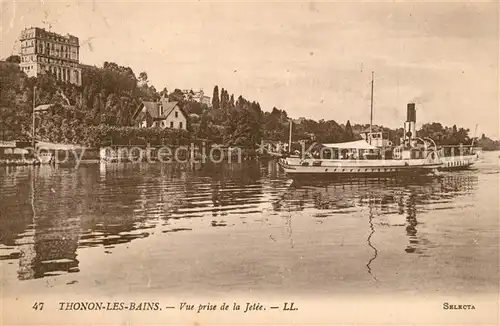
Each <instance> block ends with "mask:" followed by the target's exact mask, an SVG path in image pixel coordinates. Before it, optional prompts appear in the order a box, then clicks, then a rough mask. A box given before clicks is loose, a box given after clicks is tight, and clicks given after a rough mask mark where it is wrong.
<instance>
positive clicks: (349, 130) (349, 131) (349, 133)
mask: <svg viewBox="0 0 500 326" xmlns="http://www.w3.org/2000/svg"><path fill="white" fill-rule="evenodd" d="M345 139H346V141H351V140H354V139H355V137H354V133H353V131H352V127H351V122H350V121H349V120H347V122H346V124H345Z"/></svg>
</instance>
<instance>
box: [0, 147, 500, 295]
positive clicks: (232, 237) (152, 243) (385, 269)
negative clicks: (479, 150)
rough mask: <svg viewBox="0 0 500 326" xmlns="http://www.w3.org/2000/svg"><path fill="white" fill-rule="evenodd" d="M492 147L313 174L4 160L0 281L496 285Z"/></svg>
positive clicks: (126, 287) (110, 285) (479, 288)
mask: <svg viewBox="0 0 500 326" xmlns="http://www.w3.org/2000/svg"><path fill="white" fill-rule="evenodd" d="M498 157H499V153H498V152H489V153H485V154H484V157H483V161H482V162H479V163H478V164H477V165H476V166H475V169H474V170H470V171H462V172H454V173H444V174H443V175H442V176H440V177H433V178H426V179H420V180H398V179H378V180H377V179H350V180H349V179H345V180H337V181H330V182H320V183H318V182H316V183H309V184H305V183H300V184H297V183H295V182H292V181H291V180H290V179H288V178H287V177H286V176H285V175H283V174H282V173H281V172H280V171H278V169H277V166H276V164H275V162H258V161H245V162H243V163H241V164H230V165H228V164H226V165H220V166H215V167H210V168H209V167H204V168H198V167H197V168H194V169H193V168H190V167H188V166H182V165H160V164H158V165H156V164H153V165H146V164H144V165H142V164H141V165H139V164H136V165H132V164H129V165H125V164H123V165H112V164H108V165H98V164H96V165H86V166H80V167H79V168H78V169H74V168H53V167H47V166H42V167H36V168H31V167H18V168H0V269H1V271H2V278H1V282H2V283H1V285H2V288H3V291H4V294H3V295H4V296H8V295H15V294H17V293H19V291H30V290H32V291H35V289H37V287H38V288H40V287H42V288H47V289H49V288H50V289H53V291H61V292H64V291H67V292H78V293H96V292H100V293H105V294H107V295H108V294H120V293H131V292H133V293H139V292H140V293H149V292H156V293H164V292H168V293H176V292H186V291H188V292H190V293H194V294H198V293H200V294H201V293H214V292H220V293H227V292H231V291H253V292H255V293H259V291H262V292H264V291H273V292H274V293H276V292H279V293H285V294H287V293H304V294H307V293H314V294H317V293H325V294H342V293H351V294H357V293H380V292H384V293H430V294H432V293H439V294H455V293H463V292H480V293H498V253H499V252H498V244H499V235H498V231H499V227H498V216H499V211H498V198H499V171H500V168H499V158H498ZM36 291H38V290H36Z"/></svg>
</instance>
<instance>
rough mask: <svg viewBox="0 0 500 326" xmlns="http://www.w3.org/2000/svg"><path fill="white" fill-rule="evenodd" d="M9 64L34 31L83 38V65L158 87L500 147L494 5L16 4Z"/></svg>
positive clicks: (10, 15) (7, 7) (5, 33)
mask: <svg viewBox="0 0 500 326" xmlns="http://www.w3.org/2000/svg"><path fill="white" fill-rule="evenodd" d="M0 2H1V4H0V8H1V11H0V18H1V23H0V24H1V25H0V36H1V37H0V58H5V57H7V56H9V55H11V54H15V52H16V51H17V50H18V48H19V45H18V43H17V42H16V40H17V38H18V36H19V34H20V32H21V30H22V29H24V28H25V27H30V26H38V27H44V28H46V29H50V30H52V31H54V32H57V33H61V34H65V33H70V34H73V35H75V36H77V37H79V39H80V45H81V48H80V62H81V63H84V64H90V65H97V66H102V63H103V62H104V61H111V62H116V63H117V64H119V65H123V66H130V67H131V68H132V69H133V70H134V72H135V73H136V75H137V76H138V75H139V73H140V72H141V71H146V72H147V74H148V77H149V80H150V84H152V85H154V86H155V87H156V89H157V90H161V89H163V88H164V87H167V89H168V90H169V91H173V90H174V89H175V88H180V89H190V88H192V89H193V90H198V89H200V88H202V89H203V90H204V92H205V93H206V94H207V95H208V96H212V91H213V87H214V85H218V86H219V89H220V88H225V89H227V90H228V91H229V92H230V93H234V94H235V97H237V96H239V95H240V94H241V95H243V96H244V97H245V98H247V99H248V100H255V101H258V102H260V104H261V107H262V108H263V109H264V110H267V111H270V110H272V108H273V107H277V108H280V109H285V110H286V111H287V112H288V114H289V116H291V117H293V118H299V117H306V118H312V119H316V120H319V119H325V120H330V119H334V120H336V121H337V122H338V123H346V121H347V120H350V121H351V123H369V120H370V82H371V72H372V71H374V73H375V79H374V123H375V124H382V125H385V126H389V127H393V128H394V127H402V126H403V122H404V120H405V119H406V104H407V103H408V102H415V103H416V104H417V127H419V126H420V125H422V124H423V123H427V122H441V123H443V124H445V125H449V126H451V125H453V124H456V125H457V126H463V127H466V128H469V129H470V130H471V132H470V135H471V136H472V135H473V133H474V130H475V126H476V124H477V125H478V129H477V135H480V134H481V133H486V135H488V136H490V137H492V138H495V139H499V138H500V132H499V99H498V90H499V78H498V76H499V75H498V66H499V26H498V14H499V11H498V7H499V6H498V4H497V2H496V1H491V2H477V1H468V2H449V1H440V2H432V1H425V2H409V1H376V2H369V1H364V2H360V1H358V2H354V1H351V2H335V1H323V2H313V1H309V2H298V1H286V2H285V1H281V2H280V1H275V2H264V1H253V2H251V1H239V2H238V1H203V0H200V1H189V2H173V1H151V2H133V1H68V0H67V1H11V0H9V1H7V0H0Z"/></svg>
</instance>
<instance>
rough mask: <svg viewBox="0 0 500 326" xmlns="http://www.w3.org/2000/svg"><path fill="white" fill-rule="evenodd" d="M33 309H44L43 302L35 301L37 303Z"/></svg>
mask: <svg viewBox="0 0 500 326" xmlns="http://www.w3.org/2000/svg"><path fill="white" fill-rule="evenodd" d="M33 309H35V310H42V309H43V302H35V304H34V305H33Z"/></svg>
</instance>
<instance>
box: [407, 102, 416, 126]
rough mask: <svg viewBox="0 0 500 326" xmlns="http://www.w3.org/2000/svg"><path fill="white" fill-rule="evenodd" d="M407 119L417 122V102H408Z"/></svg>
mask: <svg viewBox="0 0 500 326" xmlns="http://www.w3.org/2000/svg"><path fill="white" fill-rule="evenodd" d="M406 121H412V122H417V111H416V110H415V103H408V105H407V107H406Z"/></svg>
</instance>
